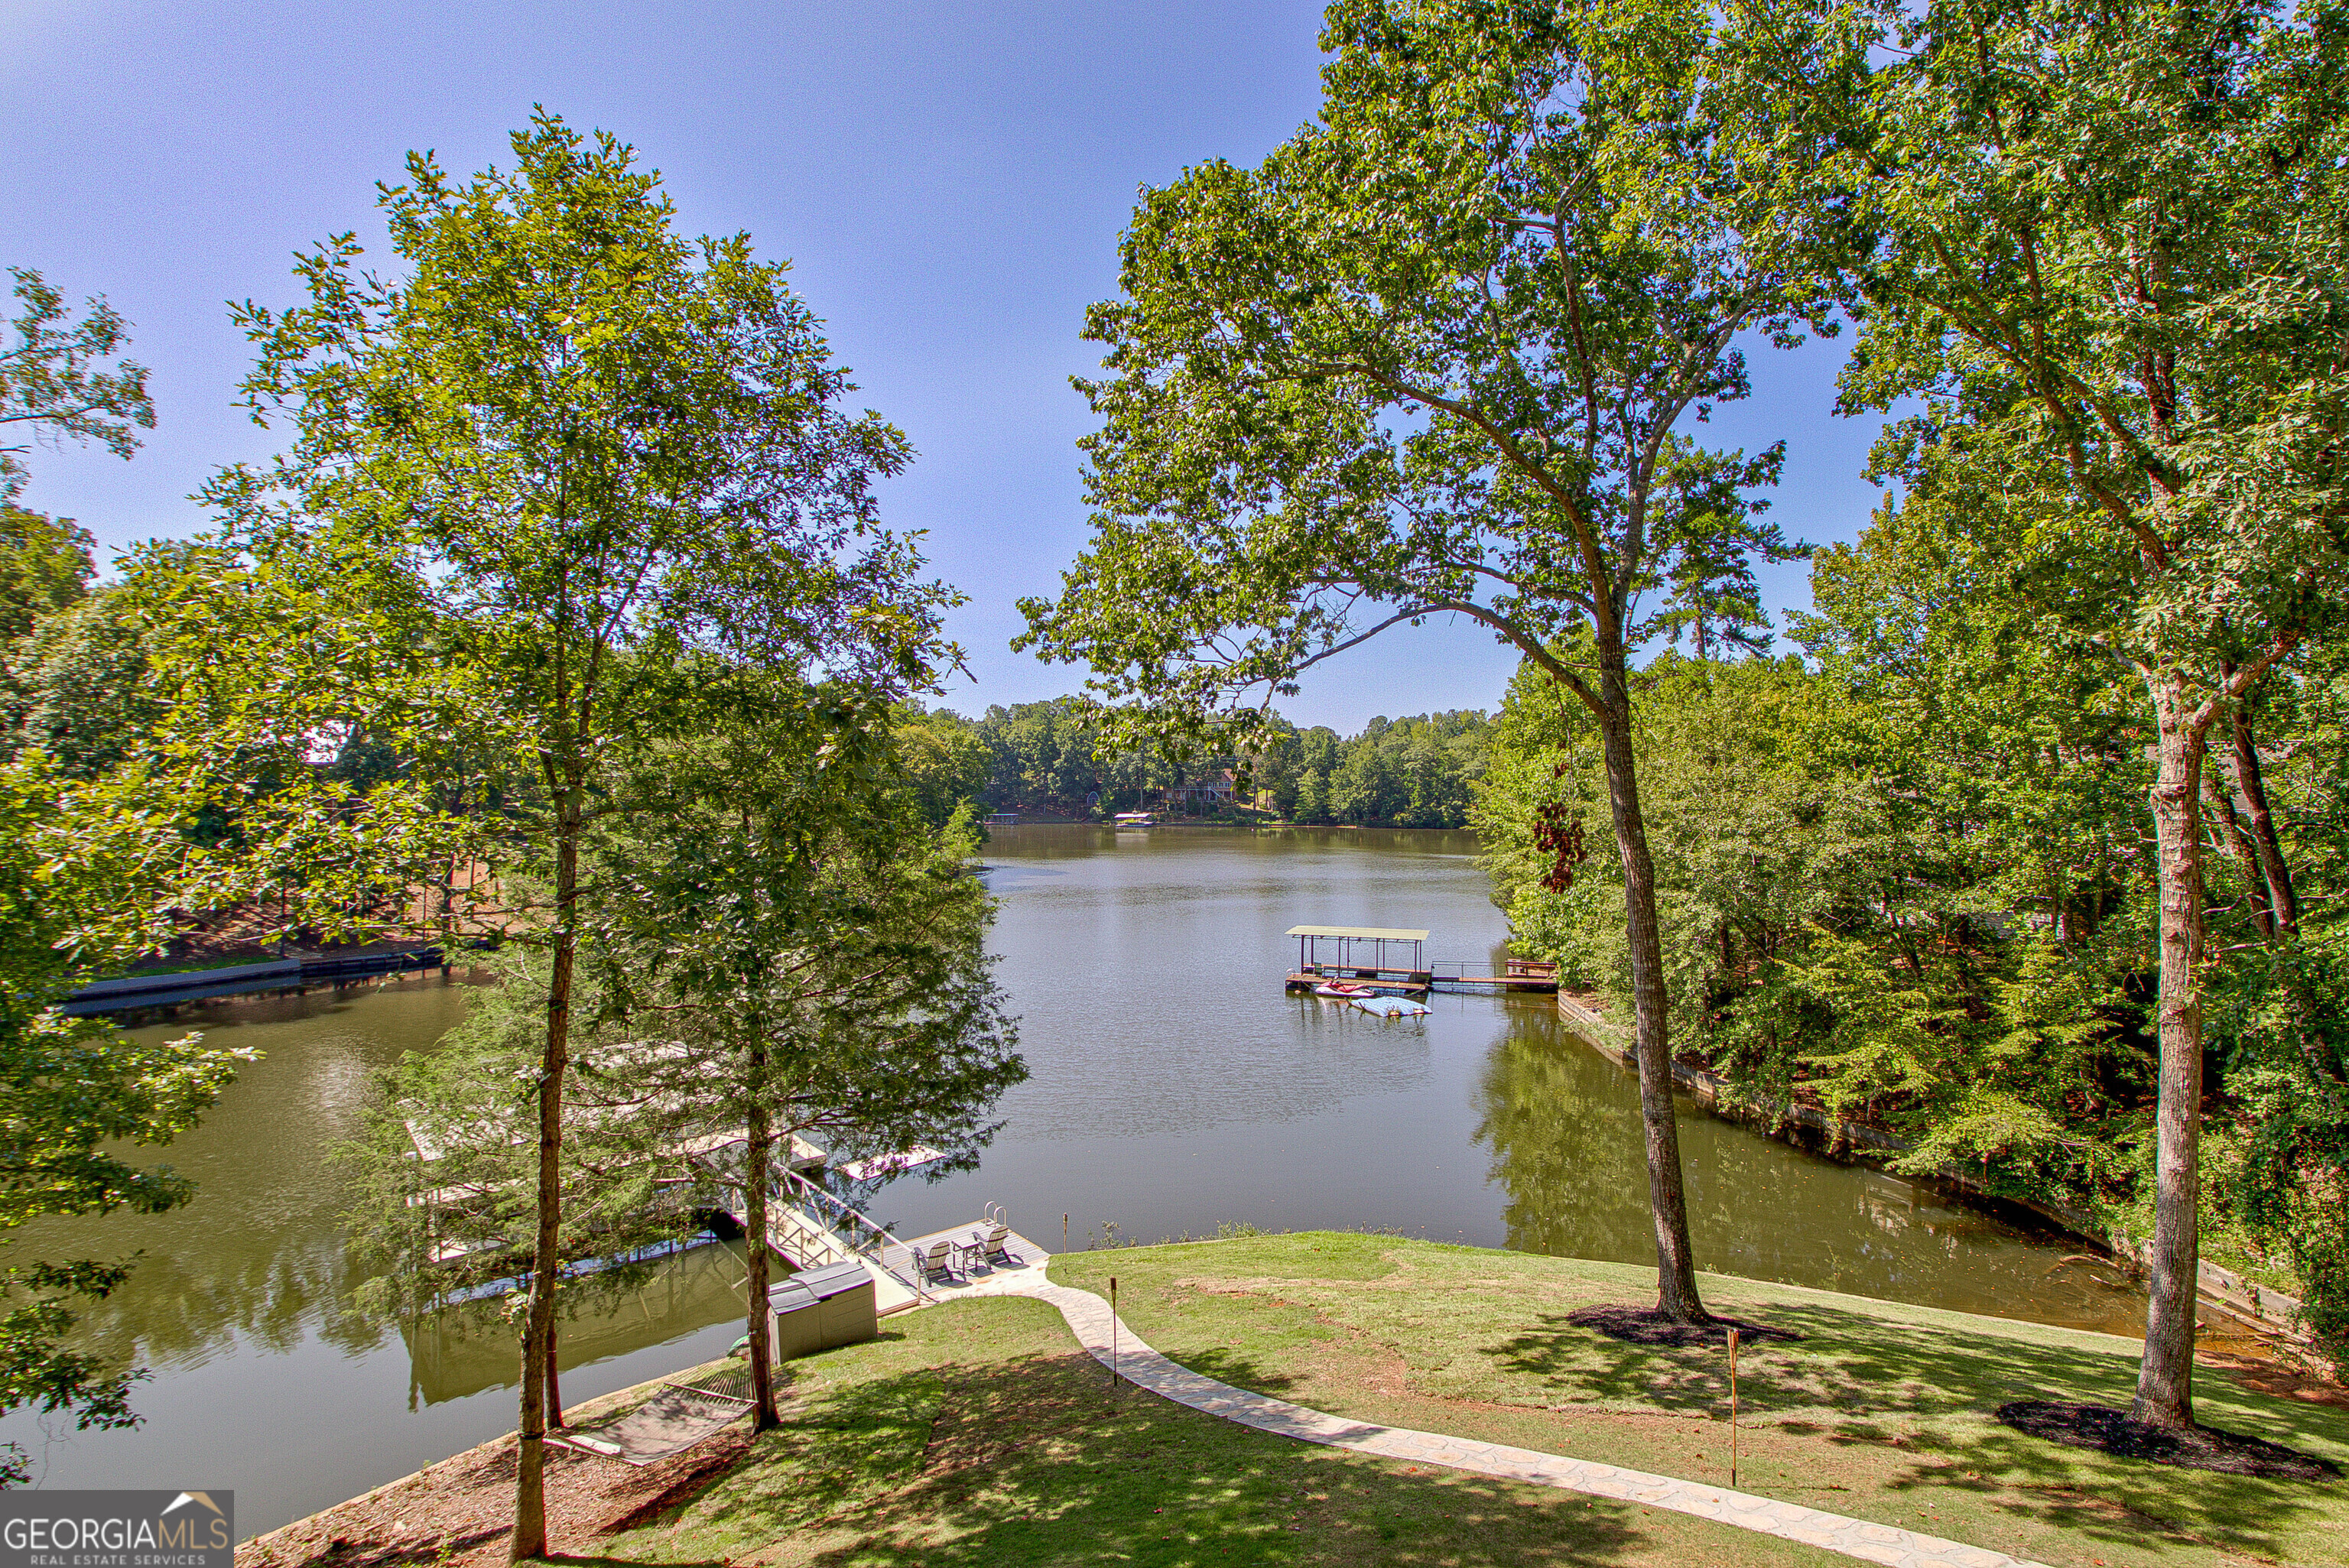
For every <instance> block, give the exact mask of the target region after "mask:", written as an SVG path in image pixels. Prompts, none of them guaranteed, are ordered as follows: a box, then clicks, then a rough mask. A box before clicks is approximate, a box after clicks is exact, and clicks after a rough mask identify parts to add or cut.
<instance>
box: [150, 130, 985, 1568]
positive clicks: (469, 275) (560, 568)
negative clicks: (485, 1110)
mask: <svg viewBox="0 0 2349 1568" xmlns="http://www.w3.org/2000/svg"><path fill="white" fill-rule="evenodd" d="M512 147H513V153H514V158H515V165H514V167H513V168H512V170H494V169H492V170H488V171H486V172H484V173H482V174H481V175H479V176H477V177H475V178H474V179H472V180H471V181H469V182H465V183H462V184H460V183H457V182H455V181H452V180H451V179H450V177H449V175H448V174H447V173H446V172H445V171H444V170H442V169H441V168H440V165H439V164H438V163H436V162H435V161H434V160H432V159H431V158H430V157H429V155H412V156H411V157H410V158H409V164H408V173H409V179H408V181H407V182H406V183H405V184H401V185H397V186H388V187H386V188H384V189H383V191H382V195H381V200H380V205H381V206H382V208H383V210H384V212H385V215H386V218H387V221H388V226H389V228H390V231H391V237H392V245H393V249H394V251H395V253H397V254H398V256H399V258H400V259H401V261H402V263H403V271H402V273H401V275H400V277H399V279H398V281H396V282H386V281H384V280H381V279H379V278H378V277H376V276H374V275H372V274H368V273H361V272H359V271H358V270H357V265H356V263H357V256H358V254H359V247H358V246H357V242H355V240H354V239H353V238H352V237H351V236H350V235H348V234H344V235H338V236H336V237H335V238H333V239H331V240H329V241H327V242H326V243H324V244H322V245H320V246H319V247H318V248H317V249H316V251H314V252H313V253H309V254H307V255H305V257H304V258H303V259H302V260H301V262H300V263H299V264H298V266H297V269H296V270H297V275H298V276H299V277H300V279H301V280H302V283H303V284H304V286H305V289H306V291H307V294H308V300H307V303H305V304H302V305H299V306H297V307H296V308H294V309H291V310H288V311H285V312H284V313H282V314H281V313H278V312H275V311H272V310H270V309H267V308H264V307H263V306H261V305H258V304H252V303H249V302H248V303H247V304H244V305H243V306H241V307H239V309H238V311H237V318H238V319H239V321H240V322H241V323H242V324H243V325H244V326H245V327H246V329H247V331H248V333H249V335H251V337H252V338H253V340H254V342H255V343H256V344H257V345H258V346H259V360H258V364H257V366H256V367H255V369H254V373H253V375H252V376H251V377H249V378H248V379H247V381H246V383H245V394H246V400H247V403H248V406H249V407H252V409H253V410H254V415H255V417H256V418H260V419H262V420H264V422H267V421H269V420H271V419H273V418H286V419H289V420H290V421H291V424H292V428H293V430H294V433H295V439H294V442H293V445H292V447H291V449H290V450H289V451H288V452H287V453H285V455H284V456H283V457H281V458H280V459H276V460H275V461H274V462H273V463H272V464H271V465H269V466H268V467H267V468H266V469H260V470H254V469H243V468H240V469H231V470H228V471H226V472H224V473H223V474H222V476H220V478H219V479H218V480H216V481H215V482H214V483H213V485H212V487H211V488H210V490H209V491H208V495H209V498H210V499H211V500H212V501H213V502H214V504H216V505H217V506H218V507H219V508H220V509H221V510H222V512H223V514H224V515H225V517H226V519H227V529H226V532H225V535H224V538H225V540H226V542H227V543H228V544H229V545H231V546H232V547H233V551H234V552H236V553H235V554H234V555H233V557H232V558H231V559H230V560H228V561H227V562H224V563H222V564H221V565H219V566H218V567H217V568H216V569H215V570H213V571H212V573H211V575H210V576H209V577H208V578H206V579H205V580H204V581H203V582H202V583H191V584H190V589H189V592H188V593H186V594H184V595H182V596H181V597H182V598H183V599H184V600H185V601H186V602H188V603H191V604H192V605H194V606H195V608H194V609H193V610H191V612H190V614H191V617H193V618H194V620H195V621H196V622H198V623H199V624H198V625H197V627H196V631H197V632H199V633H201V634H200V635H191V636H190V637H189V638H187V639H184V640H183V641H182V642H181V644H180V645H179V646H180V648H181V656H183V657H184V656H186V654H187V649H188V648H190V647H191V646H193V645H199V644H201V643H202V642H203V641H206V640H210V641H212V643H213V644H214V645H218V646H225V647H230V648H234V649H237V650H240V651H241V652H242V654H243V659H242V660H241V661H240V663H239V664H238V665H237V666H236V668H235V669H234V670H233V686H234V691H233V692H222V699H223V700H231V699H233V700H238V701H241V702H242V703H243V704H244V705H245V706H246V707H248V708H249V709H250V710H253V711H269V712H272V713H274V715H275V716H276V722H277V725H278V728H279V731H280V732H281V733H287V734H294V735H301V736H308V737H316V736H319V735H327V734H336V733H347V728H348V727H349V726H351V725H353V724H355V723H356V724H360V725H362V726H363V727H365V728H366V729H367V730H368V731H369V732H370V733H373V734H375V735H377V736H379V737H382V738H386V739H388V740H389V741H392V742H395V743H397V744H398V746H399V747H400V748H402V749H403V750H404V751H405V753H406V754H407V755H408V756H409V757H410V758H413V759H414V760H413V762H412V764H411V768H410V771H409V776H408V778H407V779H405V780H404V781H398V782H397V787H395V785H393V784H387V785H386V786H384V787H383V788H381V789H378V790H376V791H375V792H374V793H373V794H371V795H370V796H369V797H368V798H367V800H368V803H369V808H370V809H374V808H375V806H376V804H377V803H378V802H385V803H388V802H391V801H394V800H396V799H399V798H402V797H403V795H404V796H405V797H407V798H409V799H422V800H425V801H426V802H427V803H428V805H429V810H430V812H437V813H439V814H440V817H442V818H444V819H445V818H454V819H455V820H457V821H458V822H460V824H461V825H462V826H463V827H465V828H467V829H469V830H471V832H472V833H473V835H474V840H475V842H474V845H473V847H474V848H476V849H478V851H480V852H481V853H482V854H483V855H484V856H485V857H486V858H487V859H488V860H489V861H491V863H492V866H493V867H495V868H498V869H499V870H501V872H507V871H520V872H533V873H535V874H536V875H537V876H538V877H539V878H540V879H542V880H543V885H544V886H545V888H546V889H547V896H546V902H545V904H544V905H543V907H542V908H539V909H535V910H532V911H529V912H524V913H522V914H518V915H516V916H515V917H513V918H512V932H513V934H515V935H516V936H518V937H520V938H523V939H526V940H533V941H540V942H543V944H545V946H546V948H547V952H548V971H547V982H546V985H547V990H546V1007H545V1013H544V1019H543V1036H542V1037H541V1046H540V1054H539V1059H538V1064H537V1068H536V1071H535V1074H534V1081H533V1090H534V1093H535V1096H536V1132H535V1152H536V1167H535V1174H534V1176H533V1184H534V1191H535V1213H534V1232H535V1241H534V1244H533V1266H532V1270H531V1295H530V1304H529V1311H528V1317H527V1324H526V1328H525V1332H524V1335H523V1375H522V1395H521V1398H522V1414H521V1453H520V1462H519V1465H518V1467H517V1482H516V1503H515V1521H514V1531H513V1534H512V1541H511V1543H510V1549H511V1551H512V1555H513V1556H514V1558H515V1559H517V1560H520V1559H523V1558H528V1557H534V1556H538V1555H541V1554H542V1553H543V1551H544V1549H545V1539H546V1536H545V1514H544V1491H543V1460H544V1456H543V1433H544V1420H545V1413H546V1401H545V1398H544V1394H545V1390H544V1386H543V1384H544V1373H545V1368H546V1367H547V1365H548V1363H549V1359H550V1357H549V1354H548V1350H549V1346H550V1344H551V1336H552V1331H553V1322H554V1317H553V1313H554V1289H555V1284H556V1275H557V1273H558V1270H559V1268H560V1265H561V1262H562V1256H561V1254H562V1246H561V1240H562V1237H561V1197H562V1161H561V1146H562V1140H563V1134H564V1115H563V1106H564V1078H565V1073H566V1070H567V1068H568V1066H569V1061H570V1056H569V1040H570V1031H571V1026H572V989H573V984H574V966H575V965H576V963H577V960H578V955H579V952H580V944H581V938H582V930H581V917H582V913H583V912H582V907H581V872H582V864H583V860H582V856H583V851H585V850H586V849H587V848H588V847H589V842H590V840H591V837H592V835H593V834H595V833H596V832H599V831H604V830H606V829H607V828H609V827H610V826H611V825H612V824H613V823H614V821H615V820H616V819H624V818H626V817H627V816H629V815H630V814H632V813H634V812H636V811H638V810H647V809H650V808H652V807H655V806H657V805H659V804H661V802H660V801H659V800H658V799H642V798H639V797H637V796H636V795H633V794H630V793H628V792H627V791H626V789H624V788H623V786H624V784H627V783H635V784H638V785H644V784H647V783H648V782H649V783H650V784H653V785H656V786H657V780H655V781H646V780H642V779H635V778H633V777H632V776H627V775H625V774H622V773H620V772H617V771H616V763H617V761H618V759H619V758H621V757H622V756H623V755H625V753H626V748H627V746H628V745H636V746H641V745H642V744H644V742H645V738H647V737H648V736H649V735H650V734H652V733H654V732H661V733H669V734H675V733H679V732H686V733H697V732H698V733H709V732H711V731H712V730H715V729H719V728H721V727H724V726H725V725H727V724H729V723H736V722H740V719H741V717H742V715H741V714H740V712H739V711H737V710H736V707H735V705H737V704H739V703H740V701H741V700H743V698H744V696H745V693H746V692H749V691H750V690H752V688H753V687H754V686H755V685H756V683H755V682H750V683H749V684H747V685H746V683H745V681H744V680H740V679H730V678H728V677H729V676H730V675H739V674H743V673H745V672H747V673H749V674H751V675H757V676H767V675H771V674H773V673H776V672H783V673H789V674H797V673H799V672H802V671H804V670H808V669H818V670H822V671H824V672H828V673H830V674H832V675H833V676H837V677H838V678H841V679H844V680H849V681H852V682H854V683H858V684H860V685H863V686H865V687H867V688H869V689H871V690H874V691H875V692H877V693H879V694H881V695H882V696H903V695H905V693H907V692H909V691H911V690H915V689H919V688H921V687H923V686H926V683H927V682H928V680H929V679H930V676H931V672H932V670H933V668H934V667H936V661H937V660H938V659H939V658H940V657H941V656H942V652H943V651H942V650H941V648H940V647H939V645H938V643H937V639H936V621H937V616H938V614H939V613H940V610H941V609H942V607H943V606H944V605H945V604H946V603H949V602H950V601H951V597H952V596H951V595H950V594H949V593H947V591H946V590H944V589H943V588H940V587H938V586H936V585H935V584H930V583H922V582H920V581H918V580H917V577H916V573H918V570H919V558H918V557H917V556H916V554H915V553H914V552H913V551H912V550H911V548H910V547H909V546H908V545H907V544H906V543H905V542H904V541H902V540H901V539H899V538H897V537H895V535H892V534H891V533H889V532H887V531H885V530H884V529H882V528H881V526H880V525H879V523H878V521H877V519H876V514H875V506H874V500H873V496H872V493H871V480H872V479H873V477H874V475H876V474H887V473H894V472H895V471H896V470H897V469H900V468H901V467H902V466H903V465H904V464H905V461H906V460H907V457H908V452H907V448H906V444H905V438H904V437H903V436H901V435H900V434H899V433H898V432H897V431H896V430H895V429H894V428H891V427H890V426H889V425H887V424H886V423H885V422H884V421H883V420H882V419H881V418H880V417H879V416H878V415H876V414H873V413H870V412H867V413H865V414H864V415H862V416H851V415H849V414H847V413H844V412H843V411H842V409H841V408H840V407H839V406H838V405H839V403H840V401H841V399H842V398H843V397H844V396H845V394H846V393H848V392H849V391H850V390H852V389H853V388H852V387H851V384H850V383H849V382H848V380H847V378H846V376H845V374H844V372H843V371H842V370H841V369H840V368H839V367H838V366H835V365H833V363H832V362H831V359H830V356H829V352H828V349H827V346H826V345H825V343H824V341H823V336H822V334H821V332H820V329H819V326H818V324H817V323H816V321H815V319H814V317H813V316H812V315H811V314H810V313H809V312H808V310H807V309H806V308H805V306H803V305H802V304H801V303H800V302H799V301H798V300H796V299H795V298H794V297H793V296H792V294H791V293H790V291H789V289H788V287H787V285H786V284H785V281H784V277H783V273H784V267H783V265H782V264H781V263H761V262H760V261H758V260H756V259H755V257H754V256H753V254H752V252H751V248H750V240H749V238H748V236H746V235H741V234H736V235H733V236H730V237H726V238H722V239H710V238H704V239H702V240H700V241H698V242H688V241H686V240H684V239H682V238H680V237H678V235H677V234H676V233H674V232H672V229H671V226H670V220H671V216H672V211H673V210H672V207H671V205H670V203H669V202H668V201H667V199H666V198H665V197H664V196H662V195H661V194H660V191H659V182H658V180H657V177H655V176H651V175H647V174H644V173H640V172H638V171H636V170H635V169H634V168H633V167H632V164H633V157H634V155H633V153H632V151H631V150H629V149H628V148H626V147H625V146H623V145H622V144H621V143H619V142H618V141H617V140H616V139H613V138H612V137H610V136H608V135H602V134H599V135H597V136H596V137H595V138H594V139H592V141H591V140H589V139H583V138H582V137H581V136H579V135H578V134H576V133H574V132H573V131H572V130H570V129H568V128H566V127H565V126H564V125H563V123H562V122H561V121H560V120H559V119H555V118H554V117H552V116H549V115H546V114H544V113H541V114H539V115H538V116H536V117H535V118H534V119H533V123H532V125H531V128H530V129H528V130H525V131H521V132H517V133H516V134H515V135H514V137H513V139H512ZM248 625H249V626H251V627H252V628H253V629H254V634H253V635H251V636H250V637H244V636H242V635H241V634H240V633H241V629H242V628H243V627H246V626H248ZM223 634H227V635H229V636H230V637H231V638H232V639H233V640H231V641H229V642H226V643H222V641H221V639H222V635H223ZM215 690H216V691H218V690H220V688H219V687H217V686H216V687H215ZM238 694H241V696H239V695H238ZM427 814H429V813H427ZM419 820H422V819H421V817H419ZM506 885H508V886H511V887H516V888H518V887H520V886H521V885H522V883H521V882H520V880H519V879H513V878H509V879H507V882H506Z"/></svg>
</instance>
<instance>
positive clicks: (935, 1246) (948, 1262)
mask: <svg viewBox="0 0 2349 1568" xmlns="http://www.w3.org/2000/svg"><path fill="white" fill-rule="evenodd" d="M916 1256H917V1257H918V1258H919V1259H920V1261H921V1264H922V1283H923V1284H929V1283H930V1282H931V1281H933V1280H941V1279H947V1280H950V1279H952V1278H954V1243H952V1242H933V1243H930V1250H929V1251H927V1252H926V1253H917V1254H916Z"/></svg>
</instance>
